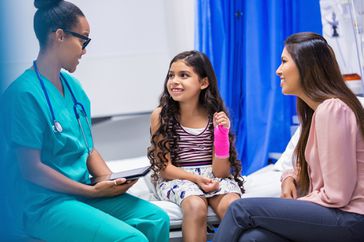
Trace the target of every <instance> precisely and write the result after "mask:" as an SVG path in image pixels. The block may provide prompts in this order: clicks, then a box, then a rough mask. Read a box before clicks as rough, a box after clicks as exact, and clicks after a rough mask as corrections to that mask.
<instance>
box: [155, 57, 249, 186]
mask: <svg viewBox="0 0 364 242" xmlns="http://www.w3.org/2000/svg"><path fill="white" fill-rule="evenodd" d="M177 61H183V62H184V63H185V64H186V65H187V66H189V67H192V68H193V70H194V72H195V73H196V74H197V75H198V77H199V79H200V81H202V79H203V78H207V79H208V81H209V85H208V87H207V88H205V89H203V90H201V93H200V96H199V104H200V106H201V107H204V108H205V109H206V110H207V112H208V115H209V120H212V119H213V115H214V113H216V112H221V111H223V112H225V113H226V115H228V112H227V110H226V108H225V106H224V103H223V101H222V99H221V97H220V94H219V91H218V88H217V79H216V75H215V72H214V70H213V67H212V65H211V62H210V60H209V59H208V57H207V56H206V55H205V54H203V53H201V52H198V51H185V52H182V53H180V54H178V55H177V56H175V57H174V58H173V59H172V60H171V62H170V64H169V68H168V72H167V75H166V78H165V81H164V90H163V92H162V95H161V97H160V101H159V106H158V107H159V108H161V112H160V116H159V123H160V126H159V128H158V130H157V131H156V132H155V133H154V134H151V135H152V137H151V146H150V147H148V158H149V160H150V162H151V164H152V170H153V175H152V177H153V179H154V180H157V179H158V177H159V176H160V172H161V170H163V169H164V168H165V167H166V165H167V163H168V158H167V157H168V156H170V159H171V162H172V164H173V165H176V166H177V165H178V164H176V163H175V161H176V160H178V152H177V151H178V149H179V147H178V143H177V141H178V140H179V136H178V135H177V133H176V128H177V126H178V124H177V122H178V120H179V118H180V112H179V103H178V102H176V101H174V100H173V99H172V97H171V96H170V94H169V93H168V88H167V82H168V79H169V70H170V68H171V66H172V64H173V63H175V62H177ZM209 129H210V131H211V140H213V139H214V136H213V133H214V127H213V124H212V122H211V125H210V126H209ZM229 140H230V157H229V161H230V166H231V170H232V174H233V176H234V178H235V180H236V181H237V182H238V184H239V186H240V188H241V190H242V192H244V188H243V182H244V181H243V180H242V178H241V176H240V173H241V163H240V161H238V160H237V154H236V150H235V144H234V140H235V138H234V135H233V134H232V133H231V132H230V133H229Z"/></svg>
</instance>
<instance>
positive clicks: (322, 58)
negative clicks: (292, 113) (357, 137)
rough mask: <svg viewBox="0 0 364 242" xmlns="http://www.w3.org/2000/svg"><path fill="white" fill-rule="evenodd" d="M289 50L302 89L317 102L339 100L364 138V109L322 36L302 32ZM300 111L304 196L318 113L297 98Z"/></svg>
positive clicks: (289, 42) (299, 158)
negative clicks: (310, 142) (307, 155)
mask: <svg viewBox="0 0 364 242" xmlns="http://www.w3.org/2000/svg"><path fill="white" fill-rule="evenodd" d="M285 48H286V50H287V51H288V53H289V54H290V56H291V57H292V59H293V61H294V62H295V64H296V66H297V68H298V72H299V75H300V82H301V86H302V89H303V91H304V93H305V95H306V96H307V97H309V98H310V99H312V100H313V101H315V102H319V103H321V102H323V101H325V100H326V99H329V98H338V99H340V100H341V101H343V102H344V103H345V104H346V105H348V107H349V108H350V109H351V110H352V111H353V112H354V114H355V116H356V121H357V123H358V126H359V127H360V130H361V133H362V135H363V136H364V110H363V107H362V105H361V104H360V102H359V100H358V99H357V98H356V96H355V95H354V93H353V92H352V91H351V90H350V89H349V88H348V87H347V86H346V84H345V82H344V80H343V77H342V75H341V72H340V68H339V65H338V63H337V61H336V58H335V54H334V51H333V50H332V48H331V47H330V46H329V44H328V43H327V41H326V40H325V39H324V38H323V37H322V36H321V35H318V34H315V33H311V32H302V33H297V34H293V35H291V36H289V37H288V38H287V40H286V41H285ZM297 112H298V115H299V118H300V121H301V125H302V130H301V135H300V138H299V141H298V144H297V146H296V150H295V155H296V157H297V168H298V185H299V188H300V191H301V193H303V194H305V193H307V192H308V189H309V184H310V181H309V177H308V173H307V161H306V158H305V150H306V145H307V140H308V136H309V132H310V127H311V120H312V116H313V113H314V110H313V109H312V108H310V107H309V106H308V105H307V104H306V103H305V102H304V101H303V100H301V99H300V98H297Z"/></svg>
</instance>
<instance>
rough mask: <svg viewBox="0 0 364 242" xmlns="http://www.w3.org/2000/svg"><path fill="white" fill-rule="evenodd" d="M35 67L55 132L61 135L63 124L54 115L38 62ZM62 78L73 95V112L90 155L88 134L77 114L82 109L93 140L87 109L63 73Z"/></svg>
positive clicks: (34, 64)
mask: <svg viewBox="0 0 364 242" xmlns="http://www.w3.org/2000/svg"><path fill="white" fill-rule="evenodd" d="M33 67H34V71H35V73H36V75H37V78H38V80H39V82H40V84H41V87H42V90H43V93H44V95H45V97H46V101H47V104H48V107H49V110H50V112H51V115H52V119H53V130H54V131H55V132H58V133H61V132H62V130H63V129H62V126H61V124H60V123H59V122H58V121H57V120H56V117H55V114H54V110H53V107H52V103H51V100H50V98H49V95H48V92H47V89H46V88H45V85H44V81H43V79H42V78H41V76H40V74H39V71H38V67H37V63H36V61H33ZM60 78H61V79H62V81H63V82H64V83H65V85H66V86H67V89H68V90H69V92H70V93H71V96H72V101H73V112H74V114H75V116H76V119H77V123H78V126H79V127H80V129H81V133H82V137H83V139H84V141H85V144H86V149H87V153H88V154H90V153H91V150H90V146H89V144H88V141H87V138H86V133H85V131H84V129H83V127H82V124H81V120H80V114H79V113H78V112H77V107H79V108H81V110H80V111H81V113H82V115H83V116H84V118H85V120H86V124H87V127H88V129H89V130H90V135H91V139H92V133H91V125H90V122H89V121H88V118H87V113H86V110H85V107H84V106H83V105H82V103H80V102H78V101H77V99H76V96H75V95H74V93H73V91H72V89H71V86H70V85H69V83H68V82H67V80H66V78H65V77H64V76H63V74H62V73H60Z"/></svg>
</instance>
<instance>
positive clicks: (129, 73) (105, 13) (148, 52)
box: [3, 0, 195, 117]
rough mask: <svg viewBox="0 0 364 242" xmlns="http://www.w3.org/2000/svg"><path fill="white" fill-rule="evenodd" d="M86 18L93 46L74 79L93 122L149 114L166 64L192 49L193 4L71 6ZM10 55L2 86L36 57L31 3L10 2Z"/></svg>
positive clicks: (133, 0) (91, 0) (146, 1)
mask: <svg viewBox="0 0 364 242" xmlns="http://www.w3.org/2000/svg"><path fill="white" fill-rule="evenodd" d="M71 2H73V3H75V4H76V5H77V6H79V7H80V8H81V10H82V11H83V12H84V14H85V15H86V17H87V19H88V20H89V23H90V26H91V34H90V37H91V38H92V41H91V43H90V45H89V46H88V47H87V54H86V55H85V56H83V58H82V60H81V63H80V65H79V67H78V69H77V71H76V72H75V73H74V76H76V77H77V78H78V79H79V80H80V81H81V83H82V84H83V86H84V88H85V89H86V91H87V93H88V95H89V97H90V99H91V102H92V116H93V117H101V116H110V115H118V114H126V113H137V112H147V111H151V110H153V109H154V108H155V107H156V105H157V103H158V98H159V95H160V93H161V91H162V88H163V82H164V77H165V75H166V73H167V68H168V64H169V61H170V59H171V58H172V57H173V56H175V55H176V54H177V53H179V52H181V51H184V50H190V49H193V47H194V24H195V23H194V16H195V9H194V8H195V2H194V0H183V1H180V0H153V1H150V0H105V1H100V0H71ZM7 8H9V9H8V10H7V11H6V12H8V13H9V16H7V19H9V28H10V31H9V36H7V38H8V40H10V43H11V45H12V48H11V49H14V50H12V53H11V55H10V57H9V58H8V59H7V60H5V63H3V64H5V66H6V68H7V70H9V75H8V76H7V80H6V82H7V83H9V82H11V80H14V79H15V78H16V76H18V75H19V74H21V72H22V71H23V70H24V69H25V68H27V67H29V66H30V65H31V62H32V60H34V59H35V58H36V56H37V53H38V42H37V40H36V38H35V34H34V32H33V15H34V13H35V8H34V7H33V1H32V0H27V1H24V0H12V1H9V3H8V6H7Z"/></svg>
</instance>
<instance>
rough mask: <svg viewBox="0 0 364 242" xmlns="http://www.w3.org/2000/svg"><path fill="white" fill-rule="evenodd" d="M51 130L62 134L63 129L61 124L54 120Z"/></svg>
mask: <svg viewBox="0 0 364 242" xmlns="http://www.w3.org/2000/svg"><path fill="white" fill-rule="evenodd" d="M53 130H54V132H57V133H62V131H63V128H62V125H61V123H60V122H58V121H56V120H55V121H54V123H53Z"/></svg>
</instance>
